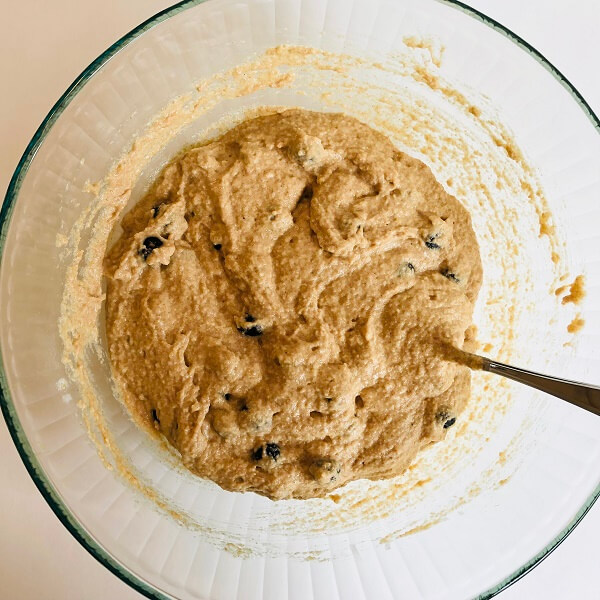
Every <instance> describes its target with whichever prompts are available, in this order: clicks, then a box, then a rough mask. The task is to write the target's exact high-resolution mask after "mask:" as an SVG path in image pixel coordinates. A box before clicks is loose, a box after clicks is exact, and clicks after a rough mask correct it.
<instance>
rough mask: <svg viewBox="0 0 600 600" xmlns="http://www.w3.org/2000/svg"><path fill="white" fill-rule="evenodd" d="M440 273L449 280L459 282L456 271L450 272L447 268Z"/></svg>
mask: <svg viewBox="0 0 600 600" xmlns="http://www.w3.org/2000/svg"><path fill="white" fill-rule="evenodd" d="M440 273H441V274H442V275H443V276H444V277H445V278H446V279H450V281H454V283H460V279H459V278H458V277H457V276H456V273H452V271H450V270H449V269H443V270H442V271H440Z"/></svg>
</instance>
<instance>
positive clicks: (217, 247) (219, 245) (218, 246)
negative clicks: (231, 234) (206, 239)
mask: <svg viewBox="0 0 600 600" xmlns="http://www.w3.org/2000/svg"><path fill="white" fill-rule="evenodd" d="M222 247H223V246H222V245H221V244H213V248H214V249H215V250H220V249H221V248H222Z"/></svg>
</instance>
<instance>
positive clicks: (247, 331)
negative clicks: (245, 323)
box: [237, 325, 263, 337]
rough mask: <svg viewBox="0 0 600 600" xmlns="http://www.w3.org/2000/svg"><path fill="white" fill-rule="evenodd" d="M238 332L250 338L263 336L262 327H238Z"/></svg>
mask: <svg viewBox="0 0 600 600" xmlns="http://www.w3.org/2000/svg"><path fill="white" fill-rule="evenodd" d="M237 330H238V331H239V332H240V333H243V334H244V335H247V336H248V337H256V336H258V335H262V332H263V330H262V327H261V326H260V325H252V327H238V328H237Z"/></svg>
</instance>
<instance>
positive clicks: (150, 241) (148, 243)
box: [139, 235, 163, 260]
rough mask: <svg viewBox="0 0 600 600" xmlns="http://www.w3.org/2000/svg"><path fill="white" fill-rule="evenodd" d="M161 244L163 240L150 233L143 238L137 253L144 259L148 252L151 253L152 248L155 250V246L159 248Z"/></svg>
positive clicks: (148, 254)
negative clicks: (141, 245)
mask: <svg viewBox="0 0 600 600" xmlns="http://www.w3.org/2000/svg"><path fill="white" fill-rule="evenodd" d="M162 245H163V241H162V240H161V239H160V238H157V237H155V236H153V235H152V236H150V237H147V238H146V239H145V240H144V245H143V247H142V248H141V249H140V250H139V253H140V255H141V256H142V257H143V259H144V260H146V259H147V258H148V257H149V256H150V254H152V251H153V250H156V248H160V247H161V246H162Z"/></svg>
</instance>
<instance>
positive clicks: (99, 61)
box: [0, 0, 600, 600]
mask: <svg viewBox="0 0 600 600" xmlns="http://www.w3.org/2000/svg"><path fill="white" fill-rule="evenodd" d="M208 1H209V0H181V1H180V2H177V3H176V4H174V5H172V6H170V7H167V8H166V9H164V10H162V11H160V12H158V13H156V14H154V15H153V16H151V17H150V18H148V19H146V20H145V21H143V22H142V23H140V24H139V25H137V26H136V27H134V28H133V29H132V30H131V31H129V32H128V33H126V34H125V35H123V36H122V37H121V38H119V39H118V40H117V41H116V42H114V43H113V44H111V45H110V46H109V47H108V48H107V49H106V50H105V51H104V52H102V53H101V54H100V55H99V56H98V57H97V58H96V59H94V60H93V61H92V62H91V63H90V64H89V65H88V66H87V67H86V68H85V69H84V70H83V71H82V72H81V73H80V74H79V75H78V76H77V77H76V78H75V79H74V81H73V82H72V83H71V85H69V87H68V88H67V89H66V90H65V92H64V93H63V94H62V95H61V96H60V98H59V99H58V100H57V101H56V102H55V104H54V105H53V106H52V108H51V109H50V110H49V112H48V114H47V115H46V116H45V117H44V119H43V121H42V122H41V124H40V125H39V127H38V128H37V130H36V131H35V133H34V134H33V137H32V138H31V140H30V141H29V143H28V144H27V146H26V148H25V151H24V152H23V154H22V156H21V158H20V159H19V162H18V163H17V166H16V168H15V170H14V172H13V175H12V177H11V179H10V182H9V184H8V187H7V190H6V194H5V196H4V201H3V203H2V206H1V207H0V267H1V266H2V256H3V254H4V244H5V241H6V235H7V231H8V227H9V224H10V221H11V215H12V212H13V209H14V205H15V203H16V200H17V197H18V195H19V191H20V188H21V185H22V183H23V181H24V179H25V176H26V175H27V173H28V171H29V166H30V164H31V162H32V161H33V159H34V158H35V155H36V154H37V151H38V149H39V148H40V146H41V145H42V143H43V142H44V139H45V138H46V136H47V135H48V133H49V132H50V130H51V129H52V127H53V126H54V123H55V122H56V121H57V120H58V118H59V117H60V115H61V114H62V113H63V111H64V110H65V109H66V107H67V106H68V105H69V104H70V103H71V101H72V100H73V99H74V98H75V96H77V94H78V93H79V92H80V91H81V89H82V88H83V87H84V86H85V85H86V83H87V82H88V81H89V80H90V79H91V78H92V77H93V76H94V75H95V74H96V72H97V71H98V70H99V69H100V68H101V67H102V66H103V65H104V64H106V63H107V62H108V61H109V60H110V59H111V58H112V57H113V56H115V55H116V54H117V53H118V52H119V51H121V50H122V49H123V48H125V47H126V46H128V45H129V44H130V43H131V42H132V41H134V40H135V39H137V38H138V37H140V36H141V35H142V34H144V33H145V32H146V31H148V30H150V29H152V28H153V27H154V26H156V25H158V24H159V23H162V22H163V21H166V20H167V19H170V18H171V17H173V16H175V15H177V14H179V13H181V12H183V11H185V10H188V9H190V8H192V7H194V6H198V5H200V4H204V3H205V2H208ZM432 1H433V2H436V3H438V4H443V5H446V6H449V7H451V8H453V9H455V10H458V11H459V12H462V13H463V14H466V15H467V16H469V17H471V18H474V19H476V20H477V21H479V22H481V23H483V24H484V25H486V26H488V27H490V28H491V29H493V30H495V31H496V32H498V33H500V34H501V35H503V36H504V37H506V38H507V39H508V40H510V41H512V42H513V43H514V44H516V45H517V46H518V47H519V48H520V49H521V50H523V51H524V52H526V53H527V54H529V55H530V56H531V57H532V58H534V59H535V60H536V61H537V62H538V64H540V65H541V66H542V67H543V68H544V69H546V70H547V71H548V72H549V73H550V74H551V75H552V76H553V77H554V78H555V79H556V80H557V81H558V83H559V84H560V85H562V87H563V88H564V89H565V90H566V91H567V92H569V94H570V95H571V97H572V98H573V99H574V100H575V101H576V103H577V104H578V105H579V107H580V109H581V110H582V111H583V112H584V114H585V115H586V117H587V118H588V119H589V120H590V122H591V124H592V126H593V127H594V128H595V129H596V130H597V133H599V134H600V118H599V117H598V115H596V114H595V112H594V111H593V110H592V108H591V106H590V105H589V104H588V102H587V101H586V100H585V98H584V97H583V96H582V94H581V93H580V92H579V91H578V90H577V88H576V87H575V86H574V85H573V84H572V83H571V82H570V81H569V80H568V79H567V77H565V76H564V75H563V73H562V72H561V71H560V70H559V69H558V68H556V67H555V66H554V65H553V64H552V63H551V62H550V61H549V60H548V59H547V58H546V57H545V56H544V55H543V54H542V53H541V52H539V51H538V50H537V49H536V48H535V47H534V46H532V45H531V44H529V43H528V42H527V41H526V40H524V39H523V38H522V37H521V36H519V35H518V34H516V33H515V32H514V31H512V30H511V29H509V28H508V27H505V26H504V25H502V24H501V23H500V22H498V21H496V20H495V19H493V18H491V17H489V16H487V15H486V14H484V13H483V12H481V11H479V10H477V9H476V8H473V7H471V6H469V5H467V4H465V3H464V2H461V1H460V0H432ZM0 408H1V410H2V414H3V416H4V420H5V422H6V425H7V428H8V431H9V433H10V436H11V438H12V440H13V443H14V444H15V447H16V448H17V451H18V453H19V456H20V457H21V460H22V461H23V464H24V465H25V468H26V470H27V472H28V473H29V476H30V477H31V479H32V481H33V482H34V484H35V486H36V487H37V489H38V491H39V492H40V494H41V495H42V496H43V498H44V500H45V501H46V503H47V504H48V505H49V507H50V508H51V510H52V511H53V512H54V514H55V515H56V517H57V518H58V519H59V521H60V522H61V523H62V524H63V525H64V526H65V528H66V529H67V530H68V531H69V533H70V534H71V535H72V536H73V537H74V538H75V539H76V540H77V541H78V542H79V544H80V545H81V546H82V547H83V548H85V550H87V551H88V552H89V554H91V555H92V556H93V557H94V558H95V559H96V560H97V561H98V562H99V563H100V564H102V565H103V566H104V567H106V568H107V569H108V570H109V571H110V572H111V573H113V574H114V575H116V576H117V577H118V578H119V579H120V580H121V581H123V582H124V583H126V584H127V585H129V586H130V587H132V588H133V589H135V590H136V591H138V592H139V593H140V594H142V595H144V596H145V597H147V598H150V599H153V600H169V599H171V598H173V597H172V596H171V595H169V594H168V593H167V592H165V591H163V590H160V589H158V588H157V587H156V586H155V585H153V584H150V583H149V582H148V581H146V580H144V579H143V578H142V577H141V576H140V575H137V574H135V573H134V572H133V571H131V570H130V569H128V568H127V567H126V566H125V565H123V564H122V563H121V562H120V561H118V560H117V559H116V558H115V557H114V556H112V555H111V554H110V553H109V552H108V550H106V548H104V547H103V546H102V545H101V544H100V543H99V542H98V541H97V540H96V539H95V538H94V537H93V536H92V535H91V534H90V533H89V532H88V531H87V530H86V529H85V527H84V526H83V524H82V523H81V522H80V521H79V520H78V519H77V518H76V517H75V516H74V515H73V514H72V513H71V511H70V510H69V509H68V508H67V506H66V504H65V502H64V501H63V500H62V498H61V495H60V494H59V493H58V491H57V490H56V489H55V487H54V486H53V485H52V484H51V483H50V480H49V479H48V477H47V476H46V474H45V472H44V470H43V469H42V467H41V465H40V463H39V461H38V460H37V458H36V456H35V453H34V452H33V449H32V448H31V445H30V443H29V441H28V439H27V436H26V435H25V432H24V430H23V428H22V426H21V422H20V419H19V417H18V415H17V412H16V409H15V406H14V403H13V402H12V399H11V396H10V390H9V387H8V380H7V377H6V374H5V371H4V363H3V358H2V351H1V348H0ZM599 497H600V484H599V485H597V486H596V489H595V490H594V491H593V492H592V494H591V495H590V496H589V497H588V499H587V500H586V501H585V502H584V504H583V505H582V507H581V508H580V509H579V510H578V511H577V513H576V514H575V515H574V517H573V519H572V520H571V521H570V522H569V524H568V525H567V526H566V527H565V528H564V529H562V530H561V531H560V532H559V533H558V535H556V536H555V537H554V538H553V539H552V540H551V541H550V543H549V544H547V545H546V546H545V547H544V548H542V550H540V552H538V553H537V554H535V555H534V556H533V557H531V558H530V559H529V560H528V561H527V562H526V563H525V564H523V565H522V566H521V567H519V569H517V570H516V571H514V572H513V573H511V574H510V575H508V576H507V577H505V578H504V579H502V580H501V581H500V582H499V583H497V584H495V585H494V586H492V587H490V588H489V589H487V590H485V591H484V592H481V593H480V594H479V595H477V596H476V600H487V599H489V598H492V597H494V596H496V595H498V594H499V593H500V592H502V591H503V590H505V589H506V588H508V587H509V586H511V585H512V584H514V583H516V582H517V581H518V580H519V579H521V578H522V577H524V576H525V575H526V574H527V573H529V572H530V571H531V570H533V569H534V568H535V567H536V566H537V565H539V564H540V563H541V562H542V561H543V560H544V559H545V558H546V557H548V556H549V555H550V554H551V553H552V552H553V551H554V550H556V548H557V547H558V546H559V545H560V544H561V543H562V542H563V541H564V540H565V539H566V538H567V537H568V536H569V535H570V534H571V533H572V531H573V530H574V529H575V528H576V527H577V525H578V524H579V523H580V522H581V521H582V519H583V518H584V517H585V515H586V514H587V513H588V512H589V510H590V509H591V508H592V506H593V505H594V503H595V502H596V500H598V498H599Z"/></svg>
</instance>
